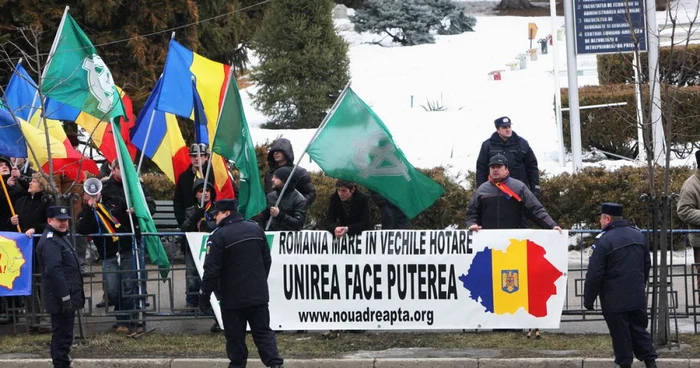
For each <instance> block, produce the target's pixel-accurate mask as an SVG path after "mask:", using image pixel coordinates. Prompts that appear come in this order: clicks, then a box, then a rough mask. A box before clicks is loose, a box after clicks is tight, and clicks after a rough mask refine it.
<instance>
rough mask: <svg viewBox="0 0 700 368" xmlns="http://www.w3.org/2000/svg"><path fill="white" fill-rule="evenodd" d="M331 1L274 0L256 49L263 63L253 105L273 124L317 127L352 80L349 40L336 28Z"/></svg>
mask: <svg viewBox="0 0 700 368" xmlns="http://www.w3.org/2000/svg"><path fill="white" fill-rule="evenodd" d="M332 9H333V1H331V0H276V1H273V2H272V3H271V4H270V5H269V7H268V8H267V9H266V11H265V16H264V18H263V21H262V24H261V26H260V28H259V29H258V32H257V33H256V36H255V38H254V43H253V48H254V49H255V51H256V52H257V55H258V56H259V58H260V65H259V66H258V68H257V69H256V70H255V71H253V73H252V80H253V81H254V82H256V83H257V84H258V87H259V89H258V92H257V93H256V94H255V96H254V99H253V106H254V107H255V108H256V109H258V110H260V111H262V112H263V113H265V114H266V115H267V116H269V117H270V121H269V122H268V124H267V126H268V127H270V128H313V127H317V126H318V125H319V123H321V121H322V120H323V117H324V116H325V114H326V112H327V111H328V109H329V108H330V107H331V106H332V105H333V102H334V101H335V100H336V99H337V97H338V95H339V93H340V91H341V90H342V89H343V87H344V86H345V84H347V82H348V81H349V79H350V76H349V72H348V69H349V63H350V61H349V59H348V56H347V52H348V45H347V43H346V42H345V40H343V39H342V38H341V37H340V36H339V35H337V34H336V33H335V28H334V25H333V20H332V19H331V10H332Z"/></svg>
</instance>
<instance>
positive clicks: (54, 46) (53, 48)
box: [41, 5, 70, 82]
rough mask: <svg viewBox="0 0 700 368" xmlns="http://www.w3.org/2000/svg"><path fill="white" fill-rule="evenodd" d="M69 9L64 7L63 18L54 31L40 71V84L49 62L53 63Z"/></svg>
mask: <svg viewBox="0 0 700 368" xmlns="http://www.w3.org/2000/svg"><path fill="white" fill-rule="evenodd" d="M69 9H70V6H67V5H66V9H64V10H63V16H62V17H61V22H60V23H59V24H58V30H57V31H56V36H55V37H54V38H53V43H52V44H51V49H50V51H49V57H48V59H47V61H46V65H44V70H42V71H41V79H42V82H43V79H44V77H45V76H46V71H47V70H49V66H50V65H51V62H52V61H53V56H54V54H55V53H56V49H57V48H58V44H59V42H60V40H59V38H60V37H61V33H62V32H63V26H64V25H65V24H66V16H67V15H68V10H69Z"/></svg>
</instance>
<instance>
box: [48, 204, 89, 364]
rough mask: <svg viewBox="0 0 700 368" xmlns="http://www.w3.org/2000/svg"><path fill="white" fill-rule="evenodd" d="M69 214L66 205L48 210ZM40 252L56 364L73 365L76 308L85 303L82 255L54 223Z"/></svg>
mask: <svg viewBox="0 0 700 368" xmlns="http://www.w3.org/2000/svg"><path fill="white" fill-rule="evenodd" d="M62 211H65V212H62ZM67 214H68V209H67V208H66V207H50V208H49V210H48V217H49V218H51V217H56V216H61V217H64V218H66V216H68V215H67ZM67 218H70V217H67ZM36 253H37V258H38V262H39V264H38V267H39V270H40V271H41V297H42V301H43V304H44V308H45V309H46V311H47V312H48V313H49V314H50V315H51V332H52V336H51V359H52V360H53V366H54V367H70V358H69V357H68V354H69V353H70V350H71V345H72V344H73V324H74V322H75V311H76V310H79V309H82V308H83V306H84V304H85V294H83V276H82V275H81V274H80V266H79V265H78V258H77V257H76V255H75V252H74V251H73V247H72V246H71V244H70V242H69V240H68V238H67V233H66V232H59V231H56V230H55V229H54V228H53V227H51V226H50V225H49V226H47V227H46V229H45V230H44V233H43V234H42V235H41V239H40V240H39V244H38V245H37V249H36Z"/></svg>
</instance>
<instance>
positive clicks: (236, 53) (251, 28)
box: [198, 0, 269, 75]
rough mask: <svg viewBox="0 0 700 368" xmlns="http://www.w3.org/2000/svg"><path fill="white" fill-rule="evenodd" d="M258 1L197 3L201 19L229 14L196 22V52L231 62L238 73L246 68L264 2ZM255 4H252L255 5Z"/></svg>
mask: <svg viewBox="0 0 700 368" xmlns="http://www.w3.org/2000/svg"><path fill="white" fill-rule="evenodd" d="M257 4H259V0H236V1H231V0H208V1H201V2H199V3H198V7H199V16H200V18H201V19H209V18H212V17H216V16H217V15H221V14H228V13H232V12H233V13H232V14H230V15H227V16H223V17H220V18H217V19H213V20H211V21H207V22H204V23H201V24H200V25H199V40H200V43H201V45H202V47H201V48H200V50H199V52H200V53H201V54H202V55H204V56H206V57H208V58H210V59H212V60H216V61H220V62H222V63H226V64H231V65H232V66H233V68H234V71H235V73H236V74H237V75H240V74H242V72H243V71H244V70H245V69H246V67H247V64H248V62H249V60H248V49H249V48H250V43H251V42H252V39H253V35H254V34H255V30H257V28H258V26H259V25H260V22H261V20H262V17H263V14H264V10H265V7H266V6H267V4H269V3H266V4H260V5H257ZM254 5H255V6H254Z"/></svg>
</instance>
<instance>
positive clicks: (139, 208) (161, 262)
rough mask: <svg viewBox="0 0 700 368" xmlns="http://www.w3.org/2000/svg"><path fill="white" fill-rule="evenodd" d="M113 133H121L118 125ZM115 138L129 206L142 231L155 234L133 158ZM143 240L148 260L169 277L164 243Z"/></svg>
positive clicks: (158, 239)
mask: <svg viewBox="0 0 700 368" xmlns="http://www.w3.org/2000/svg"><path fill="white" fill-rule="evenodd" d="M112 131H114V132H119V131H120V130H119V125H118V124H117V123H112ZM114 137H115V139H116V141H117V144H118V145H119V149H118V155H117V157H118V158H119V161H120V162H121V164H122V167H123V169H122V172H121V173H122V182H123V183H124V187H125V189H126V190H128V191H129V200H130V203H129V205H130V206H131V207H133V208H134V215H135V216H136V220H137V221H138V223H139V228H141V231H142V232H144V233H155V232H157V230H156V225H155V223H154V222H153V218H152V217H151V212H150V211H149V210H148V206H147V205H146V197H145V196H144V194H143V190H142V189H141V182H140V181H139V177H138V175H137V174H136V169H135V168H134V162H133V161H131V156H129V150H128V149H127V148H126V144H124V140H123V139H122V137H121V135H120V134H114ZM143 238H144V242H145V243H146V251H147V252H148V258H150V259H151V262H152V263H153V264H154V265H156V266H158V268H159V269H160V275H161V277H163V278H165V277H167V276H168V271H169V268H170V260H168V256H167V255H166V254H165V249H163V243H161V241H160V237H159V236H144V237H143ZM142 266H143V265H142Z"/></svg>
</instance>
